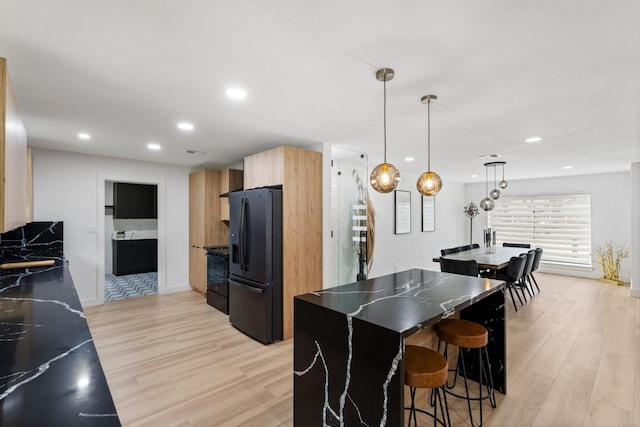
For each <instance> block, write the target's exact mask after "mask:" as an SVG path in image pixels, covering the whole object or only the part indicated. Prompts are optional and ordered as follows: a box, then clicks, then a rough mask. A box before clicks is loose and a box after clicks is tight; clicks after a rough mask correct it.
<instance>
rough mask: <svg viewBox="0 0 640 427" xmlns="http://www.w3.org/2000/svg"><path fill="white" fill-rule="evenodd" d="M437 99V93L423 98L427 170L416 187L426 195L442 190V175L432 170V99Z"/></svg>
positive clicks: (433, 194) (432, 194)
mask: <svg viewBox="0 0 640 427" xmlns="http://www.w3.org/2000/svg"><path fill="white" fill-rule="evenodd" d="M436 99H438V97H437V96H435V95H425V96H423V97H422V99H421V101H422V103H423V104H427V171H426V172H423V173H422V175H420V178H418V182H417V183H416V187H417V188H418V191H419V192H420V194H424V195H425V196H435V195H436V194H438V193H439V192H440V190H442V179H441V178H440V175H438V174H437V173H435V172H432V171H431V101H435V100H436Z"/></svg>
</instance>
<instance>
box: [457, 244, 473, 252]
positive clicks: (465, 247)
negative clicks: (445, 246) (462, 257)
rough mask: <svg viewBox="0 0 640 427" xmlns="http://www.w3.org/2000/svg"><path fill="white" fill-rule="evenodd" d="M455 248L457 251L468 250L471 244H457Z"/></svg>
mask: <svg viewBox="0 0 640 427" xmlns="http://www.w3.org/2000/svg"><path fill="white" fill-rule="evenodd" d="M456 249H457V250H458V252H464V251H468V250H469V249H471V245H464V246H458V247H456Z"/></svg>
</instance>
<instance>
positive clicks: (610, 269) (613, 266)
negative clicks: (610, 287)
mask: <svg viewBox="0 0 640 427" xmlns="http://www.w3.org/2000/svg"><path fill="white" fill-rule="evenodd" d="M628 256H629V248H627V247H625V246H615V247H614V245H613V242H611V241H609V242H608V243H606V244H605V245H604V246H596V260H595V261H596V262H597V263H598V264H600V265H601V266H602V274H603V278H602V279H600V281H602V282H605V283H611V284H614V285H622V284H624V282H622V281H621V280H620V262H621V261H622V260H623V259H625V258H627V257H628Z"/></svg>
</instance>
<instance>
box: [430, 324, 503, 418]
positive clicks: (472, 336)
mask: <svg viewBox="0 0 640 427" xmlns="http://www.w3.org/2000/svg"><path fill="white" fill-rule="evenodd" d="M435 328H436V334H437V335H438V338H439V341H438V351H440V344H441V343H442V342H443V341H444V343H445V348H444V357H445V358H446V359H448V353H449V344H451V345H455V346H457V347H458V362H457V365H456V369H452V370H453V371H455V375H454V377H453V384H451V385H449V384H447V385H446V386H447V387H446V388H447V389H449V390H446V389H445V394H446V393H448V394H451V395H453V396H455V397H458V398H460V399H466V400H467V406H468V408H469V420H470V421H471V425H472V426H474V427H480V426H482V401H483V400H485V399H489V403H490V404H491V407H492V408H495V407H496V398H495V395H494V388H493V376H492V375H491V364H490V362H489V352H488V351H487V344H488V343H489V332H488V331H487V328H485V327H484V326H482V325H480V324H478V323H475V322H471V321H469V320H462V319H445V320H441V321H440V322H438V323H436V325H435ZM465 348H466V349H473V348H477V349H478V361H479V365H480V366H479V368H478V371H479V372H478V385H479V387H478V397H470V396H469V385H468V383H467V369H466V366H465V363H464V351H463V349H465ZM483 352H484V355H485V357H484V359H483V357H482V353H483ZM460 369H462V374H463V376H464V388H465V391H466V396H462V395H459V394H456V393H454V392H452V391H451V389H452V388H453V387H455V385H456V382H457V379H458V371H459V370H460ZM483 373H484V377H485V378H487V379H488V380H489V385H487V386H486V388H487V395H486V396H483V395H482V383H483V381H482V379H483ZM474 400H477V401H478V402H479V403H480V424H478V426H476V425H475V424H474V423H473V414H472V413H471V401H474Z"/></svg>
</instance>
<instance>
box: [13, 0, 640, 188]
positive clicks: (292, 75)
mask: <svg viewBox="0 0 640 427" xmlns="http://www.w3.org/2000/svg"><path fill="white" fill-rule="evenodd" d="M638 22H640V2H638V1H637V0H621V1H617V2H603V1H601V0H597V1H594V0H573V1H562V0H560V1H536V2H514V1H506V0H504V1H502V0H487V1H482V2H471V1H461V0H453V1H447V2H442V1H433V0H403V1H401V2H390V1H388V0H386V1H380V0H368V1H363V0H351V1H344V0H343V1H337V0H322V1H312V0H306V1H300V0H253V1H251V0H221V1H213V0H200V1H197V0H191V1H157V0H136V1H127V0H118V1H114V0H93V1H86V0H65V1H63V0H60V1H55V2H52V1H37V0H1V1H0V56H3V57H6V58H7V59H8V65H9V71H10V73H11V77H12V80H13V83H14V87H15V90H16V94H17V98H18V104H19V107H20V110H21V113H22V115H23V118H24V120H25V124H26V126H27V133H28V138H29V144H30V145H31V146H34V147H45V148H50V149H55V150H64V151H75V152H82V153H90V154H95V155H105V156H115V157H123V158H129V159H138V160H144V161H154V162H162V163H170V164H178V165H188V166H194V167H196V166H197V167H201V166H206V167H216V168H221V167H226V166H229V165H232V164H235V163H238V162H239V161H241V160H242V158H243V157H244V156H245V155H247V154H251V153H255V152H257V151H261V150H264V149H267V148H271V147H274V146H277V145H282V144H283V143H285V144H291V145H298V146H308V145H310V144H315V143H319V142H330V143H332V144H336V145H338V146H340V147H343V148H347V149H353V150H355V151H360V152H366V153H369V154H370V156H371V157H370V158H371V162H378V161H379V160H380V157H381V155H382V148H383V138H382V136H383V127H382V118H383V114H382V113H383V109H382V99H383V85H382V83H381V82H379V81H377V80H376V79H375V71H376V70H377V69H378V68H382V67H390V68H393V69H394V70H395V73H396V75H395V78H394V79H393V80H391V81H390V82H388V83H387V141H388V160H389V161H390V162H392V163H395V164H396V166H398V168H399V169H400V171H401V172H402V171H403V170H410V169H415V170H417V171H421V170H424V169H426V152H427V150H426V133H427V120H426V117H427V115H426V111H427V110H426V106H425V105H423V104H421V103H420V98H421V97H422V96H423V95H426V94H435V95H437V96H438V98H439V99H438V101H437V102H436V103H435V104H432V107H431V141H432V160H431V165H432V169H433V170H435V171H437V172H438V173H440V175H442V177H443V180H444V181H445V185H446V182H447V180H450V181H461V182H474V181H480V182H481V181H483V180H484V168H483V166H482V164H483V163H484V162H485V161H486V160H481V159H479V156H480V155H483V154H488V153H499V154H501V155H503V159H502V160H505V161H506V162H507V169H506V171H507V175H508V176H507V178H508V179H518V178H532V177H547V176H562V175H580V174H586V173H594V172H612V171H623V170H629V165H630V163H632V162H637V161H640V30H638V28H639V27H638ZM233 85H239V86H242V87H244V88H246V89H247V91H248V97H247V99H246V100H245V101H243V102H238V101H231V100H229V99H227V98H226V97H225V90H226V88H228V87H230V86H233ZM179 120H188V121H191V122H192V123H194V124H195V126H196V128H195V131H194V132H192V133H190V134H185V133H183V132H180V131H178V130H177V129H176V122H178V121H179ZM80 131H86V132H89V133H90V134H91V135H92V138H91V140H90V141H81V140H79V139H78V138H77V137H76V135H77V133H78V132H80ZM530 136H541V137H543V138H544V139H543V140H542V141H541V142H539V143H536V144H527V143H525V142H524V139H525V138H527V137H530ZM150 141H156V142H158V143H160V144H161V145H162V150H161V151H160V152H150V151H148V150H147V149H146V144H147V143H148V142H150ZM187 149H191V150H198V151H204V152H206V154H203V155H189V154H186V153H185V152H184V150H187ZM406 156H413V157H415V158H416V161H415V162H414V163H413V164H407V163H405V162H404V160H403V159H404V157H406ZM371 162H370V163H371ZM567 165H571V166H572V167H573V168H572V169H570V170H564V169H562V167H563V166H567ZM471 174H479V175H480V177H479V178H475V179H473V178H470V175H471ZM406 175H407V174H405V175H404V176H406ZM408 175H409V177H408V178H405V179H410V180H414V179H417V175H415V176H411V174H408Z"/></svg>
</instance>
